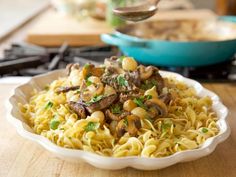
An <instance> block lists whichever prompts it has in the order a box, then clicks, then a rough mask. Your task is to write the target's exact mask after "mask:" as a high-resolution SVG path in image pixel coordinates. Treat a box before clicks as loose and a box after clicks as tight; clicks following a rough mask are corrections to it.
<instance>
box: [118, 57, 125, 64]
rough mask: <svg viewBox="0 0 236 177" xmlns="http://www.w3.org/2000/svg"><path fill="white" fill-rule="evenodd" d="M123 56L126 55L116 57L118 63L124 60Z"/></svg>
mask: <svg viewBox="0 0 236 177" xmlns="http://www.w3.org/2000/svg"><path fill="white" fill-rule="evenodd" d="M125 57H126V56H120V57H119V58H118V61H119V62H120V63H122V61H123V60H124V58H125Z"/></svg>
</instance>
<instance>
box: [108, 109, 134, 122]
mask: <svg viewBox="0 0 236 177" xmlns="http://www.w3.org/2000/svg"><path fill="white" fill-rule="evenodd" d="M105 114H106V116H107V117H108V118H110V119H111V120H115V121H119V120H121V119H123V118H125V117H126V116H128V115H130V112H127V111H125V112H123V113H121V114H113V113H112V112H111V111H110V110H109V109H108V110H106V112H105Z"/></svg>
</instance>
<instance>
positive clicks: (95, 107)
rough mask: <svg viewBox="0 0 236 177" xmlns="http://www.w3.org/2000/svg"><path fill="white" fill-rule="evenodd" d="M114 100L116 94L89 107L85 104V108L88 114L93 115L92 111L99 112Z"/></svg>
mask: <svg viewBox="0 0 236 177" xmlns="http://www.w3.org/2000/svg"><path fill="white" fill-rule="evenodd" d="M116 98H117V94H113V95H109V96H106V97H104V98H102V99H101V100H99V101H97V102H95V103H92V104H90V105H86V104H85V108H86V109H87V110H88V112H90V113H93V112H94V111H99V110H102V109H105V108H107V107H109V106H110V105H111V104H112V103H113V102H114V101H115V100H116Z"/></svg>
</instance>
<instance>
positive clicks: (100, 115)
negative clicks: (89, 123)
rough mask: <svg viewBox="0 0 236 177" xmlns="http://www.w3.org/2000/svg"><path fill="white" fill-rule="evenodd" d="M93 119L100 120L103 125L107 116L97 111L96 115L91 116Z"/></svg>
mask: <svg viewBox="0 0 236 177" xmlns="http://www.w3.org/2000/svg"><path fill="white" fill-rule="evenodd" d="M91 117H94V118H98V119H99V122H100V123H101V124H103V122H104V120H105V115H104V113H103V112H102V111H95V112H94V113H92V114H91Z"/></svg>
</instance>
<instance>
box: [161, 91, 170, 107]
mask: <svg viewBox="0 0 236 177" xmlns="http://www.w3.org/2000/svg"><path fill="white" fill-rule="evenodd" d="M158 98H159V99H160V100H162V101H163V102H164V103H165V104H166V105H168V104H169V103H170V101H171V100H172V95H171V94H170V93H166V94H161V95H160V96H159V97H158Z"/></svg>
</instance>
